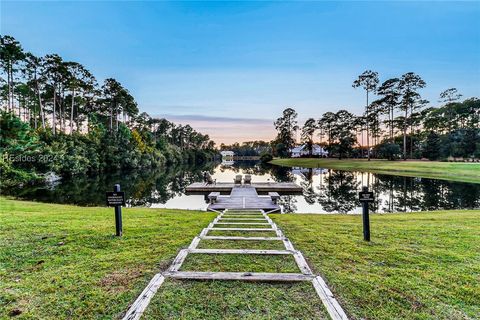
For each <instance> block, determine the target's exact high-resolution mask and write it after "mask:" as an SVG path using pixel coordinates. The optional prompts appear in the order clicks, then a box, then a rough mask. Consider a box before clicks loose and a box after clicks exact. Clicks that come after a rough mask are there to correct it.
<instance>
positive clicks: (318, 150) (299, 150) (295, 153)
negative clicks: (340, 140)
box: [290, 144, 328, 158]
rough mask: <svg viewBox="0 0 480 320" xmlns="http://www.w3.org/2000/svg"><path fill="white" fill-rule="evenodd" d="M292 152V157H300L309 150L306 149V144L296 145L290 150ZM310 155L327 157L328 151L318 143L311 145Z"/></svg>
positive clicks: (305, 154) (307, 154) (308, 153)
mask: <svg viewBox="0 0 480 320" xmlns="http://www.w3.org/2000/svg"><path fill="white" fill-rule="evenodd" d="M290 152H291V154H292V158H300V157H306V156H309V155H310V150H308V147H307V145H306V144H303V145H300V146H297V147H295V148H293V149H291V150H290ZM312 155H313V156H320V157H327V156H328V151H327V150H325V149H323V148H322V146H320V145H318V144H314V145H313V146H312Z"/></svg>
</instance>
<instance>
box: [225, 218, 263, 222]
mask: <svg viewBox="0 0 480 320" xmlns="http://www.w3.org/2000/svg"><path fill="white" fill-rule="evenodd" d="M218 220H229V221H230V220H237V221H244V220H251V221H266V220H267V219H265V218H263V219H259V218H218Z"/></svg>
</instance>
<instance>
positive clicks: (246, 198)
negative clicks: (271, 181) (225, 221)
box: [207, 185, 280, 212]
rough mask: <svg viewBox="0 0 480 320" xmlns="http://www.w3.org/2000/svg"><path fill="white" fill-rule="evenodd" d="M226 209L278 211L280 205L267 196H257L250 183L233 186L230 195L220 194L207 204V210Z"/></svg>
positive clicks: (254, 188)
mask: <svg viewBox="0 0 480 320" xmlns="http://www.w3.org/2000/svg"><path fill="white" fill-rule="evenodd" d="M227 209H245V210H265V211H267V212H275V211H280V206H279V205H278V204H276V203H273V201H272V199H271V198H270V197H269V196H259V195H258V193H257V190H256V187H254V186H251V185H239V186H234V187H233V188H232V189H231V191H230V195H228V196H227V195H221V196H219V197H218V198H217V201H216V202H215V203H211V204H209V206H208V208H207V210H209V211H222V210H227Z"/></svg>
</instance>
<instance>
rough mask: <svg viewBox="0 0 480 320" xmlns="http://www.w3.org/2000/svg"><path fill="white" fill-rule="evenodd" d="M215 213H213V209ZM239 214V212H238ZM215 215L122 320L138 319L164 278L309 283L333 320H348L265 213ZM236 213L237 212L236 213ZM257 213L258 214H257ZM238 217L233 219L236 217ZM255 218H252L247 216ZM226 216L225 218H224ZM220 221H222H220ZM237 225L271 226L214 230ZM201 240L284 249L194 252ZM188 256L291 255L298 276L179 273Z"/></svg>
mask: <svg viewBox="0 0 480 320" xmlns="http://www.w3.org/2000/svg"><path fill="white" fill-rule="evenodd" d="M213 211H215V210H213ZM239 211H240V212H242V213H238V212H239ZM216 212H217V213H218V216H217V217H216V218H215V219H214V220H213V221H212V222H210V224H209V225H208V226H207V227H206V228H204V229H203V230H202V231H201V232H200V234H199V235H198V236H196V237H194V238H193V240H192V242H191V243H190V245H189V246H188V248H187V249H181V250H180V251H179V252H178V254H177V256H176V257H175V259H174V260H173V262H172V264H171V265H170V267H169V268H168V270H167V271H165V272H163V273H158V274H156V275H155V276H154V277H153V278H152V279H151V280H150V282H149V283H148V285H147V286H146V287H145V289H144V290H143V291H142V293H141V294H140V295H139V296H138V298H137V299H136V300H135V301H134V302H133V304H132V305H131V306H130V308H129V309H128V311H127V312H126V313H125V316H124V317H123V318H122V319H123V320H137V319H140V317H141V316H142V315H143V313H144V311H145V310H146V308H147V306H148V305H149V303H150V301H151V299H152V297H153V296H154V295H155V293H156V292H157V290H158V289H159V288H160V286H161V285H162V284H163V282H164V280H165V278H173V279H179V280H222V281H223V280H234V281H253V282H255V281H260V282H300V281H309V282H311V283H312V285H313V287H314V289H315V291H316V293H317V295H318V297H319V298H320V300H321V301H322V303H323V305H324V307H325V309H326V311H327V312H328V314H329V316H330V317H331V318H332V319H333V320H348V317H347V315H346V313H345V311H344V310H343V309H342V307H341V305H340V304H339V303H338V301H337V300H336V299H335V297H334V295H333V293H332V292H331V290H330V289H329V288H328V286H327V284H326V282H325V281H324V279H323V278H322V277H321V276H319V275H314V274H313V273H312V270H311V269H310V267H309V266H308V263H307V261H306V260H305V258H304V256H303V254H302V253H301V252H300V251H298V250H296V249H295V248H294V246H293V244H292V243H291V242H290V240H289V239H288V238H287V237H285V235H284V234H283V232H282V230H281V229H280V228H278V226H277V225H276V224H275V222H273V220H272V219H270V217H269V216H268V213H266V212H264V211H256V210H255V213H253V212H251V211H250V212H248V211H241V210H233V211H228V210H227V211H224V212H218V211H216ZM235 212H237V213H235ZM257 212H258V213H257ZM237 214H238V215H239V216H241V218H235V217H234V216H235V215H237ZM249 214H251V215H255V218H260V217H262V219H254V218H249V217H248V215H249ZM227 217H228V218H227ZM226 219H231V220H237V221H238V220H241V219H244V220H262V221H264V222H263V223H258V222H257V223H256V222H251V223H245V222H228V221H225V220H226ZM219 221H222V222H219ZM223 224H236V225H241V224H245V225H249V224H250V225H270V226H271V229H269V228H237V227H234V228H223V227H221V228H216V227H215V225H223ZM211 230H212V231H246V232H249V231H263V232H265V231H272V232H275V234H276V237H247V236H208V235H207V234H208V231H211ZM201 240H257V241H275V240H276V241H282V243H283V245H284V246H285V250H267V249H197V247H198V245H199V243H200V241H201ZM188 254H251V255H293V257H294V259H295V262H296V264H297V266H298V268H299V271H300V272H301V273H257V272H199V271H179V270H180V268H181V266H182V264H183V262H184V261H185V259H186V257H187V255H188Z"/></svg>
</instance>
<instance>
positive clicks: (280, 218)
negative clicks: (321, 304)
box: [270, 210, 480, 320]
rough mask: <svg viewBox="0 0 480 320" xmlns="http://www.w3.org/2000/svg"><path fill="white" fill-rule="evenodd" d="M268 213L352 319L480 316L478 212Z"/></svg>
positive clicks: (450, 319)
mask: <svg viewBox="0 0 480 320" xmlns="http://www.w3.org/2000/svg"><path fill="white" fill-rule="evenodd" d="M270 216H271V217H272V219H273V220H274V221H275V222H276V223H277V224H278V225H279V226H280V227H281V228H282V229H283V231H284V233H285V235H286V236H287V237H289V239H290V240H291V241H292V242H293V244H294V246H295V247H296V249H297V250H301V251H302V252H303V254H304V256H305V257H306V258H307V260H308V262H309V264H310V266H312V267H313V269H314V271H315V272H317V273H320V274H322V275H323V276H324V277H325V278H326V280H327V282H328V284H329V286H330V288H331V289H332V291H333V292H334V294H335V295H336V297H337V298H338V299H339V300H340V302H341V304H342V306H343V307H344V308H345V310H346V312H347V313H348V314H349V315H350V316H351V317H352V319H449V320H452V319H479V318H480V210H475V211H473V210H472V211H447V212H431V213H429V212H425V213H408V214H388V215H371V234H372V241H371V242H370V243H367V242H365V241H363V240H362V223H361V216H358V215H297V214H291V215H288V214H286V215H270Z"/></svg>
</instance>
